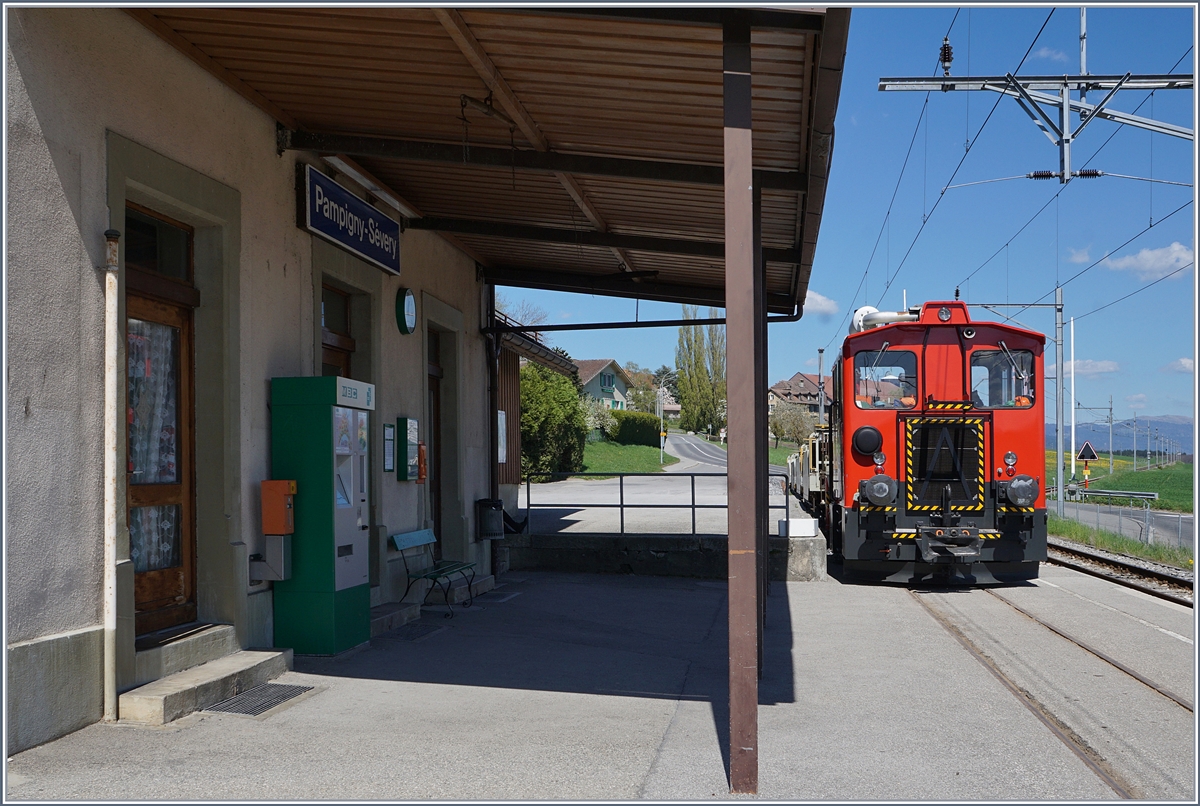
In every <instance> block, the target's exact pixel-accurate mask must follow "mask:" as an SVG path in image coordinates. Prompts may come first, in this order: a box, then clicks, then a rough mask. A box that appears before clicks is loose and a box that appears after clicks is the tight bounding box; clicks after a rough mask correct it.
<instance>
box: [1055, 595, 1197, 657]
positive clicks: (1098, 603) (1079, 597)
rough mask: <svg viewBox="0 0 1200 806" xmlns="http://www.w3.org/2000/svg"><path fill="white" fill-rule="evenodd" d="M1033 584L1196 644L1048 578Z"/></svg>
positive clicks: (1194, 643) (1193, 644)
mask: <svg viewBox="0 0 1200 806" xmlns="http://www.w3.org/2000/svg"><path fill="white" fill-rule="evenodd" d="M1034 584H1036V585H1039V586H1041V585H1049V586H1050V587H1052V588H1057V589H1058V590H1060V591H1062V592H1063V593H1069V594H1070V595H1071V596H1074V597H1075V598H1077V599H1082V600H1083V601H1085V602H1091V603H1092V604H1094V605H1096V606H1097V607H1103V608H1104V609H1105V610H1111V611H1112V612H1114V613H1119V614H1121V615H1122V616H1124V617H1125V618H1130V619H1133V620H1134V621H1136V622H1138V623H1139V624H1145V625H1146V626H1147V627H1153V628H1154V629H1156V630H1158V631H1159V632H1161V633H1165V634H1166V635H1169V636H1171V637H1172V638H1178V639H1179V640H1180V641H1183V642H1184V643H1185V644H1191V645H1192V646H1195V645H1196V642H1195V641H1193V640H1192V639H1191V638H1188V637H1187V636H1185V635H1180V634H1179V633H1177V632H1171V631H1170V630H1168V629H1167V628H1166V627H1160V626H1158V625H1157V624H1151V623H1150V622H1148V621H1146V620H1145V619H1140V618H1138V617H1137V616H1135V615H1132V614H1131V613H1126V612H1125V611H1124V610H1118V609H1117V608H1115V607H1113V606H1111V605H1106V604H1104V603H1103V602H1097V601H1096V600H1095V599H1089V598H1088V597H1086V596H1082V595H1080V594H1078V593H1076V592H1075V591H1072V590H1067V589H1066V588H1064V587H1062V586H1061V585H1055V584H1054V583H1053V582H1050V581H1048V580H1045V579H1037V580H1034Z"/></svg>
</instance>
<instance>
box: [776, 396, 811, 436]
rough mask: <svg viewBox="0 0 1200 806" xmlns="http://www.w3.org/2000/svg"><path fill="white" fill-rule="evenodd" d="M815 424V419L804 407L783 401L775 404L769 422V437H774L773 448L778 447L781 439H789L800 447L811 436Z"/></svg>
mask: <svg viewBox="0 0 1200 806" xmlns="http://www.w3.org/2000/svg"><path fill="white" fill-rule="evenodd" d="M815 423H816V417H814V416H813V413H812V412H811V411H809V410H808V409H806V408H805V407H804V406H801V405H799V404H798V403H784V402H783V401H780V402H778V403H776V404H775V411H773V412H772V413H771V419H770V421H769V425H770V428H771V436H773V437H775V447H776V448H778V447H779V440H780V439H781V438H785V439H790V440H792V441H793V442H795V443H796V444H797V445H800V444H801V443H803V442H804V441H805V440H806V439H808V438H809V436H811V435H812V431H813V426H814V424H815Z"/></svg>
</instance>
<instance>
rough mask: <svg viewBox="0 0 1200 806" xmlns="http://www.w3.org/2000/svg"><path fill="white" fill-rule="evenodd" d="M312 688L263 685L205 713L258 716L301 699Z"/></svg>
mask: <svg viewBox="0 0 1200 806" xmlns="http://www.w3.org/2000/svg"><path fill="white" fill-rule="evenodd" d="M312 690H313V687H312V686H285V685H282V684H280V683H263V684H262V685H261V686H255V687H254V688H252V689H247V690H246V691H243V692H242V693H241V694H239V695H237V696H236V697H230V698H229V699H228V700H225V701H223V702H219V703H217V704H216V705H210V706H208V707H207V708H205V709H204V710H205V711H217V712H220V713H223V714H242V715H243V716H258V715H259V714H261V713H263V712H265V711H269V710H270V709H272V708H274V707H275V706H276V705H279V704H280V703H285V702H287V701H288V700H290V699H292V698H293V697H299V696H300V695H301V694H303V693H304V692H306V691H312Z"/></svg>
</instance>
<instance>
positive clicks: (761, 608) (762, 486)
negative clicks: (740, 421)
mask: <svg viewBox="0 0 1200 806" xmlns="http://www.w3.org/2000/svg"><path fill="white" fill-rule="evenodd" d="M753 205H754V206H753V215H754V275H755V276H756V277H757V278H758V282H759V290H760V293H759V294H757V295H756V296H755V298H754V323H755V325H756V326H757V327H758V334H757V335H758V343H757V344H756V345H755V351H754V388H755V390H759V389H766V388H767V308H766V302H765V300H764V295H763V293H761V292H763V291H765V289H766V287H767V263H766V260H764V257H763V249H762V188H761V187H759V186H757V185H755V186H754V198H753ZM763 397H764V395H762V394H756V397H755V400H754V446H755V447H754V461H755V465H756V468H757V469H756V472H757V473H758V476H757V478H758V481H757V484H756V489H757V490H758V498H759V500H758V509H757V516H758V546H757V548H758V634H757V637H756V638H757V640H756V643H757V644H758V679H759V680H762V676H763V629H764V628H765V627H766V624H767V594H768V593H769V587H770V584H771V582H770V576H769V574H768V563H769V559H770V542H771V538H770V535H771V529H770V524H771V513H770V509H769V507H770V504H771V491H770V489H769V487H768V485H769V484H770V480H769V479H770V477H769V476H768V475H767V474H768V471H769V467H770V464H769V462H768V461H767V452H766V450H765V449H764V448H763V447H761V446H765V445H769V444H770V442H769V441H768V439H769V434H770V431H769V424H768V422H767V406H766V401H765V400H764V399H763Z"/></svg>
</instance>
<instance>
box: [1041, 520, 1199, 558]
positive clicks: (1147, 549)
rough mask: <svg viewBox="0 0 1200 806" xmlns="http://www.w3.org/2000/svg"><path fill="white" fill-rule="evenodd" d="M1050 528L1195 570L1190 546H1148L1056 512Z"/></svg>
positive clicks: (1083, 540) (1075, 540)
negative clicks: (1062, 517)
mask: <svg viewBox="0 0 1200 806" xmlns="http://www.w3.org/2000/svg"><path fill="white" fill-rule="evenodd" d="M1047 529H1048V530H1049V532H1050V534H1051V535H1053V536H1055V537H1061V538H1062V539H1063V540H1070V541H1071V542H1072V543H1082V544H1084V545H1087V546H1092V547H1093V548H1098V549H1104V550H1105V551H1113V552H1116V553H1117V554H1127V555H1129V556H1130V557H1140V558H1141V559H1144V560H1153V561H1154V562H1159V563H1163V564H1165V565H1173V566H1175V567H1176V568H1183V569H1185V570H1188V571H1191V570H1193V567H1194V565H1195V560H1194V559H1193V557H1192V551H1191V549H1189V548H1177V547H1175V546H1158V545H1150V546H1148V545H1146V544H1145V543H1141V542H1139V541H1137V540H1134V539H1133V538H1129V537H1122V536H1121V535H1117V534H1113V533H1112V532H1105V531H1103V530H1101V529H1093V528H1092V527H1090V526H1085V525H1084V524H1082V523H1077V522H1076V521H1072V520H1060V519H1059V518H1058V517H1057V516H1055V515H1054V514H1051V515H1050V522H1049V523H1048V524H1047Z"/></svg>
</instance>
